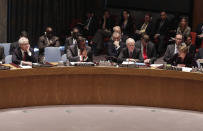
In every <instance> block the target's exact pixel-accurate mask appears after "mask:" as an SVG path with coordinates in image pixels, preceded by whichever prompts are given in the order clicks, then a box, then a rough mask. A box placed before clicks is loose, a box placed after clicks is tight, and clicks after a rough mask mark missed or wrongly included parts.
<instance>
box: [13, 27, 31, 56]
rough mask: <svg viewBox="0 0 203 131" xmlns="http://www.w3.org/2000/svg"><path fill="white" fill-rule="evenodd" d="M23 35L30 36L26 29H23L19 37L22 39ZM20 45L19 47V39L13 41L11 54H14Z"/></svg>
mask: <svg viewBox="0 0 203 131" xmlns="http://www.w3.org/2000/svg"><path fill="white" fill-rule="evenodd" d="M21 37H26V38H28V33H27V32H26V31H25V30H23V31H21V32H20V36H19V38H18V39H20V38H21ZM18 47H19V44H18V41H16V42H13V43H11V46H10V50H9V54H10V55H12V54H13V52H14V51H15V49H17V48H18Z"/></svg>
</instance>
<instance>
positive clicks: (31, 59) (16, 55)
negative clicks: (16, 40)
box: [12, 47, 37, 65]
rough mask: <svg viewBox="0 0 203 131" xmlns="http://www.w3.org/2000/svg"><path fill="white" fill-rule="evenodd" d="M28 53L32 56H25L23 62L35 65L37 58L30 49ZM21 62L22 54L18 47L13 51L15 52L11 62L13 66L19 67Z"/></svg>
mask: <svg viewBox="0 0 203 131" xmlns="http://www.w3.org/2000/svg"><path fill="white" fill-rule="evenodd" d="M30 52H31V53H32V55H31V56H29V55H28V54H26V60H25V61H29V62H32V63H37V58H36V55H35V53H34V50H33V49H32V48H30ZM22 60H23V57H22V52H21V49H20V47H18V48H17V49H15V51H14V53H13V55H12V62H13V63H14V64H17V65H19V64H20V63H21V61H22Z"/></svg>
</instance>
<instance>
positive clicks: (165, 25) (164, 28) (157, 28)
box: [154, 19, 169, 35]
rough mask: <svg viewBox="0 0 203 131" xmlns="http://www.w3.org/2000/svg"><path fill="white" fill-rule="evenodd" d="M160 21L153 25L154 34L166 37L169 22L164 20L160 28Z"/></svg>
mask: <svg viewBox="0 0 203 131" xmlns="http://www.w3.org/2000/svg"><path fill="white" fill-rule="evenodd" d="M160 23H161V19H158V20H157V22H156V25H155V30H154V34H160V35H167V33H168V30H169V21H168V19H166V20H165V21H164V23H163V25H162V26H161V27H160Z"/></svg>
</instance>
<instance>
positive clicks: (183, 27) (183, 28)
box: [177, 17, 191, 39]
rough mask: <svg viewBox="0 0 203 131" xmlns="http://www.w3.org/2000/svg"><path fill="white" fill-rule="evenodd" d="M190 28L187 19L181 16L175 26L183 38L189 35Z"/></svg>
mask: <svg viewBox="0 0 203 131" xmlns="http://www.w3.org/2000/svg"><path fill="white" fill-rule="evenodd" d="M190 32H191V28H190V27H189V26H188V19H187V18H186V17H182V18H181V20H180V23H179V26H178V28H177V34H182V35H183V39H185V38H187V37H188V36H189V35H190Z"/></svg>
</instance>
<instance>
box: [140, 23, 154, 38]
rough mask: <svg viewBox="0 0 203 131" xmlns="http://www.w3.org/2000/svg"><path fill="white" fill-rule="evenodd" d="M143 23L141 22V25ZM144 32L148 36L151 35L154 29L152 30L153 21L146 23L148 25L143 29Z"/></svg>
mask: <svg viewBox="0 0 203 131" xmlns="http://www.w3.org/2000/svg"><path fill="white" fill-rule="evenodd" d="M143 24H144V23H143ZM143 24H142V25H143ZM142 25H141V27H142ZM141 27H140V29H141ZM145 33H146V34H147V35H149V36H150V38H152V37H153V33H154V31H153V23H152V22H149V24H148V26H147V28H146V30H145Z"/></svg>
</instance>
